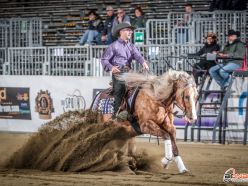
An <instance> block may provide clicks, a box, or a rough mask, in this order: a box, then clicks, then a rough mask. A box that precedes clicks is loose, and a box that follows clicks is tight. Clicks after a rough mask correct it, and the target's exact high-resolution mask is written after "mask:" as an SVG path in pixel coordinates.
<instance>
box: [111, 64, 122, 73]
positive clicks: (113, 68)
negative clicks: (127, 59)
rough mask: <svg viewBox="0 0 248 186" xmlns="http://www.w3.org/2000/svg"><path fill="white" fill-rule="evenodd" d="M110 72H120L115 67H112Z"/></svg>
mask: <svg viewBox="0 0 248 186" xmlns="http://www.w3.org/2000/svg"><path fill="white" fill-rule="evenodd" d="M111 71H112V73H113V74H115V73H118V72H120V70H119V69H118V68H117V67H116V66H113V67H112V70H111Z"/></svg>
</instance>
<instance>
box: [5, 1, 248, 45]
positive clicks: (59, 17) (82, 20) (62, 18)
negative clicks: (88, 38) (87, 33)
mask: <svg viewBox="0 0 248 186" xmlns="http://www.w3.org/2000/svg"><path fill="white" fill-rule="evenodd" d="M211 1H212V0H191V1H188V2H190V3H191V4H193V8H194V10H195V11H207V10H208V9H209V5H210V2H211ZM185 3H187V1H185V0H178V1H174V0H167V1H161V0H154V1H148V0H135V1H134V0H118V1H117V0H116V1H114V0H109V1H105V0H99V1H88V0H66V1H60V0H51V1H49V0H39V1H35V0H2V1H0V18H12V17H40V18H42V20H43V46H62V45H63V46H68V45H75V44H76V43H77V42H78V41H79V38H80V36H81V35H82V33H83V30H84V29H85V28H86V26H87V18H86V17H85V16H84V15H85V13H86V12H87V10H88V9H97V12H98V13H99V14H100V16H101V17H102V18H103V19H105V7H106V6H107V5H112V6H113V7H114V8H115V9H116V8H117V7H123V8H125V9H126V12H127V14H128V15H131V16H133V15H134V11H133V10H134V7H135V6H141V7H142V8H143V10H144V12H145V14H146V17H147V18H148V19H152V18H157V19H161V18H166V17H167V14H168V12H170V11H183V8H184V5H185ZM247 20H248V18H247ZM76 25H80V26H81V27H82V28H80V29H77V27H76ZM247 25H248V24H247Z"/></svg>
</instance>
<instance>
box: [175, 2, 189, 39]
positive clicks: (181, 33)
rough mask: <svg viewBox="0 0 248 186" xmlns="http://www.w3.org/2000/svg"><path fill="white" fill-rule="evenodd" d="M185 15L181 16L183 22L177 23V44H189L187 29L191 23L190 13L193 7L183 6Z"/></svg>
mask: <svg viewBox="0 0 248 186" xmlns="http://www.w3.org/2000/svg"><path fill="white" fill-rule="evenodd" d="M184 10H185V13H184V15H183V21H181V22H177V27H176V29H175V34H176V43H177V44H185V43H187V42H189V34H190V31H189V28H187V27H189V26H190V24H191V22H192V15H191V14H192V12H193V7H192V5H191V4H186V5H185V6H184Z"/></svg>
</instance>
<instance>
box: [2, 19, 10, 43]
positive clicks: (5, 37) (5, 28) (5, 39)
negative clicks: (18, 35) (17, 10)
mask: <svg viewBox="0 0 248 186" xmlns="http://www.w3.org/2000/svg"><path fill="white" fill-rule="evenodd" d="M9 22H10V21H9V20H8V19H0V47H8V46H10V45H9V41H10V40H9V32H10V31H9V25H10V23H9Z"/></svg>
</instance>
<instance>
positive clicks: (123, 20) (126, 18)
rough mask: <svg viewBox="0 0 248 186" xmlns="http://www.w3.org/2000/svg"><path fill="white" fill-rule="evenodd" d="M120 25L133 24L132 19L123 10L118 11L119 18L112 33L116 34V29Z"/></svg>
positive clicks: (115, 20) (117, 17)
mask: <svg viewBox="0 0 248 186" xmlns="http://www.w3.org/2000/svg"><path fill="white" fill-rule="evenodd" d="M120 23H128V24H131V22H130V17H129V16H128V15H126V13H125V10H124V9H123V8H118V9H117V16H116V17H115V18H114V22H113V27H112V33H114V30H115V27H116V26H117V25H118V24H120Z"/></svg>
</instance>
